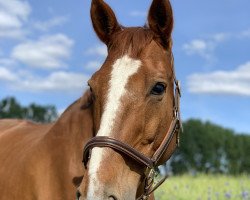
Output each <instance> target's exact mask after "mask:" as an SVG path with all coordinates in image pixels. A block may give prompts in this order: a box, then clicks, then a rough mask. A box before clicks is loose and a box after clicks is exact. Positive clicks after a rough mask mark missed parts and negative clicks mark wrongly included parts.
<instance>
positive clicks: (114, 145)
mask: <svg viewBox="0 0 250 200" xmlns="http://www.w3.org/2000/svg"><path fill="white" fill-rule="evenodd" d="M173 70H174V67H173ZM173 74H174V84H175V89H174V91H175V92H174V106H173V111H174V117H173V120H172V122H171V124H170V127H169V130H168V131H167V133H166V135H165V137H164V139H163V141H162V143H161V145H160V146H159V148H158V149H157V150H156V152H155V153H154V155H153V156H152V157H151V158H149V157H147V156H145V155H144V154H142V153H141V152H139V151H137V150H136V149H134V148H133V147H131V146H129V145H128V144H126V143H124V142H121V141H119V140H116V139H114V138H110V137H106V136H96V137H93V138H92V139H90V140H89V141H88V142H87V143H86V145H85V147H84V153H83V163H84V166H85V168H87V163H88V161H89V159H90V157H91V150H92V149H93V148H94V147H108V148H111V149H114V150H116V151H117V152H118V153H120V154H123V155H126V156H128V157H129V158H132V159H133V160H134V161H136V162H137V163H138V165H140V166H144V169H145V170H144V173H143V174H144V175H143V176H144V177H143V178H144V193H143V194H142V195H141V196H140V197H139V198H137V200H146V199H148V198H149V195H150V194H151V193H152V192H153V191H155V190H156V189H157V188H158V187H159V186H160V185H161V184H162V183H163V182H164V181H165V180H166V178H167V176H165V177H163V178H162V179H161V180H160V181H159V182H158V183H156V184H155V183H154V178H155V175H156V171H157V169H158V165H159V160H160V159H161V158H162V156H163V155H164V154H165V153H166V151H167V150H168V148H169V146H170V144H171V143H172V141H173V140H174V138H175V139H176V142H175V144H176V147H177V146H179V134H180V132H181V129H182V124H181V118H180V97H181V89H180V84H179V81H177V80H176V78H175V73H174V71H173Z"/></svg>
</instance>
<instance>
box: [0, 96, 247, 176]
mask: <svg viewBox="0 0 250 200" xmlns="http://www.w3.org/2000/svg"><path fill="white" fill-rule="evenodd" d="M57 117H58V114H57V111H56V108H55V106H51V105H48V106H41V105H37V104H35V103H32V104H30V105H28V106H21V105H20V103H18V101H17V100H16V99H15V98H14V97H9V98H5V99H3V100H2V101H0V118H19V119H28V120H32V121H36V122H41V123H47V122H51V121H54V120H55V119H57ZM183 127H184V132H183V133H182V134H181V140H180V147H179V148H178V149H177V150H176V152H175V154H174V155H173V156H172V158H171V159H170V161H169V162H168V163H167V168H168V169H169V168H170V170H171V171H172V172H173V173H175V174H182V173H187V172H188V173H197V172H198V173H199V172H203V173H204V172H205V173H225V174H239V173H250V135H246V134H236V133H235V132H234V131H233V130H230V129H226V128H223V127H220V126H218V125H215V124H212V123H210V122H202V121H200V120H194V119H191V120H188V121H186V122H184V123H183Z"/></svg>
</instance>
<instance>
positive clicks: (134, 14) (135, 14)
mask: <svg viewBox="0 0 250 200" xmlns="http://www.w3.org/2000/svg"><path fill="white" fill-rule="evenodd" d="M129 15H130V16H131V17H146V16H147V13H146V12H144V11H139V10H133V11H131V12H130V13H129Z"/></svg>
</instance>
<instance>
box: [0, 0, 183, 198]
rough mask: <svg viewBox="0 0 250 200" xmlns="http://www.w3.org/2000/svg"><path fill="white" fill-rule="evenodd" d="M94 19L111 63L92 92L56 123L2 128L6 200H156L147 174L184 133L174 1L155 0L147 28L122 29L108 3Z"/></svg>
mask: <svg viewBox="0 0 250 200" xmlns="http://www.w3.org/2000/svg"><path fill="white" fill-rule="evenodd" d="M91 19H92V23H93V27H94V30H95V32H96V33H97V36H98V37H99V38H100V40H101V41H103V42H104V43H105V44H106V45H107V48H108V56H107V59H106V61H105V62H104V64H103V66H102V67H101V68H100V70H99V71H97V72H96V73H95V74H94V75H93V76H92V78H91V79H90V80H89V82H88V83H89V86H90V89H89V90H88V91H87V92H86V93H85V94H84V95H83V96H82V97H81V98H80V99H79V100H77V101H76V102H75V103H73V104H72V105H71V106H70V107H69V108H68V109H67V110H66V111H65V112H64V113H63V114H62V116H61V117H60V118H59V119H58V120H57V121H56V122H55V123H53V124H47V125H41V124H35V123H31V122H27V121H22V120H1V121H0V194H1V195H0V199H4V200H5V199H11V200H12V199H13V200H15V199H18V200H19V199H22V200H33V199H41V200H57V199H58V200H64V199H65V200H71V199H75V193H76V191H77V199H81V200H108V199H109V200H133V199H148V198H149V199H151V200H153V199H154V197H153V195H151V196H150V197H149V194H150V193H151V192H152V191H150V193H149V190H148V189H150V188H152V184H150V185H149V186H150V187H149V188H147V189H145V186H146V182H148V181H149V179H148V178H147V177H146V178H145V177H144V175H145V174H146V176H148V175H149V173H147V172H146V171H147V169H150V170H149V172H150V174H151V172H152V166H153V167H156V166H158V165H160V164H161V163H164V162H165V161H166V160H168V159H169V157H170V156H171V155H172V153H173V151H174V149H175V148H176V141H177V139H178V134H176V132H178V131H176V130H175V128H176V125H177V126H178V128H177V130H178V129H179V123H177V122H179V118H178V116H179V109H178V106H177V104H178V97H179V94H178V95H177V97H176V93H178V92H179V87H178V84H177V82H176V79H175V74H174V68H173V58H172V39H171V33H172V29H173V14H172V8H171V5H170V2H169V1H168V0H153V2H152V5H151V8H150V11H149V14H148V26H145V27H132V28H125V27H123V26H121V25H119V23H118V22H117V19H116V17H115V14H114V13H113V11H112V9H111V8H110V7H109V6H108V5H107V4H106V3H105V2H104V1H103V0H92V5H91ZM175 84H176V86H177V87H176V88H177V89H176V90H175V89H174V88H175ZM176 99H177V101H176ZM173 121H174V122H175V123H173ZM91 138H94V140H91ZM112 138H113V140H112ZM166 138H167V140H166ZM98 139H106V140H105V141H104V142H105V144H104V145H100V144H99V143H98V141H97V140H98ZM89 140H90V141H89ZM108 140H109V142H108ZM88 141H89V142H88ZM163 141H166V143H165V142H163ZM99 142H103V141H101V140H100V141H99ZM111 142H113V144H114V146H115V145H116V146H119V145H120V147H117V148H115V147H114V146H112V145H111ZM86 143H87V145H86V147H85V150H84V164H85V167H83V164H82V157H83V156H82V154H83V149H82V148H83V146H84V145H85V144H86ZM97 143H98V144H97ZM126 147H128V149H127V150H128V154H126V153H124V149H125V150H126ZM159 149H160V151H159ZM129 152H130V153H129ZM155 153H156V154H157V159H155V160H152V159H148V158H152V157H153V158H154V155H155ZM134 155H137V157H136V156H134ZM131 156H132V159H131ZM140 159H142V162H141V163H140ZM144 163H145V166H144ZM82 177H84V178H83V179H82ZM150 178H151V179H153V177H150ZM145 180H146V182H145ZM77 187H78V190H77Z"/></svg>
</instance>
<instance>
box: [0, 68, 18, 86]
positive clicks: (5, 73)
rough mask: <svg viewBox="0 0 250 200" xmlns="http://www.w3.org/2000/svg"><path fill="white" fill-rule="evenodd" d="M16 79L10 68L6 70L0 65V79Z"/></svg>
mask: <svg viewBox="0 0 250 200" xmlns="http://www.w3.org/2000/svg"><path fill="white" fill-rule="evenodd" d="M15 80H17V77H16V75H14V73H12V72H11V71H10V70H8V69H7V68H5V67H1V66H0V81H8V82H9V81H15Z"/></svg>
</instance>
